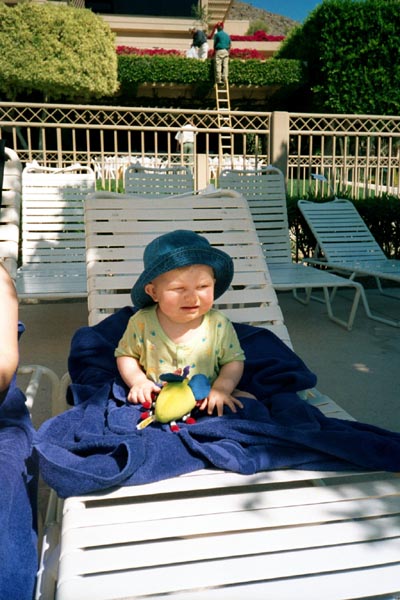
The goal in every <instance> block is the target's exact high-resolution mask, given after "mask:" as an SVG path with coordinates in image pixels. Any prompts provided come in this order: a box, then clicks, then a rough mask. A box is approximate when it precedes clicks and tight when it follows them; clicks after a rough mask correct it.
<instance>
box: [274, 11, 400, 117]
mask: <svg viewBox="0 0 400 600" xmlns="http://www.w3.org/2000/svg"><path fill="white" fill-rule="evenodd" d="M399 31H400V0H323V2H322V4H320V5H318V6H317V8H315V9H314V11H313V12H312V13H310V15H309V17H308V18H307V19H306V21H305V22H304V24H303V25H302V26H300V27H298V28H296V29H295V30H293V32H292V33H291V34H290V35H289V36H288V38H287V40H286V41H285V42H284V43H283V45H282V47H281V49H280V51H279V53H278V57H282V58H296V59H300V60H302V61H305V62H306V63H307V66H308V78H309V85H310V88H311V91H312V97H313V105H312V106H311V107H310V108H312V109H317V110H321V111H326V112H334V113H355V114H387V115H393V114H396V115H397V114H399V110H400V44H399Z"/></svg>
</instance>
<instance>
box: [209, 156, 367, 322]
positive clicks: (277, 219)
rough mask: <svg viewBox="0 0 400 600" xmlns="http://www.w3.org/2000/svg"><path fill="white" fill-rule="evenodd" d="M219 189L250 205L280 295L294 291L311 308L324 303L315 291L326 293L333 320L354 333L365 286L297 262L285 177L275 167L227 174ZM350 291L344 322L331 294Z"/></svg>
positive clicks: (273, 280)
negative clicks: (233, 192) (314, 302)
mask: <svg viewBox="0 0 400 600" xmlns="http://www.w3.org/2000/svg"><path fill="white" fill-rule="evenodd" d="M219 185H220V187H221V188H223V189H233V190H236V191H237V192H239V193H240V194H242V195H243V196H244V197H245V198H246V200H247V201H248V203H249V207H250V211H251V214H252V216H253V220H254V224H255V227H256V230H257V233H258V237H259V239H260V242H261V243H262V248H263V252H264V255H265V258H266V260H267V263H268V269H269V272H270V275H271V280H272V285H273V286H274V288H275V289H276V290H278V291H286V290H292V291H293V295H294V297H295V298H296V300H299V301H300V302H302V303H303V304H308V302H309V300H310V298H314V299H316V300H320V298H318V297H316V296H313V295H312V291H313V290H316V289H320V290H322V292H323V298H324V301H325V304H326V308H327V311H328V316H329V318H330V319H331V320H332V321H334V322H335V323H338V324H339V325H342V326H344V327H346V328H347V329H349V330H350V329H351V328H352V326H353V322H354V317H355V315H356V312H357V307H358V303H359V300H360V294H361V290H362V288H361V285H360V284H358V283H355V282H352V281H349V280H348V279H346V278H343V277H338V276H337V275H333V274H332V273H328V272H327V271H324V270H317V269H313V268H311V267H306V265H303V264H299V263H295V262H293V259H292V250H291V240H290V236H289V223H288V215H287V206H286V190H285V180H284V177H283V173H282V172H281V171H280V170H279V169H277V168H276V167H273V166H271V165H270V166H268V167H263V168H262V169H261V170H257V171H254V170H226V171H222V173H221V175H220V178H219ZM349 287H350V288H351V289H353V290H354V299H353V302H352V305H351V309H350V313H349V317H348V319H347V320H344V319H342V318H340V317H338V316H337V315H335V314H334V312H333V307H332V301H331V296H330V294H331V293H332V292H334V291H335V290H336V289H337V288H349ZM299 290H305V296H304V297H301V296H299V294H298V291H299Z"/></svg>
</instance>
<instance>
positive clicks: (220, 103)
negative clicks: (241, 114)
mask: <svg viewBox="0 0 400 600" xmlns="http://www.w3.org/2000/svg"><path fill="white" fill-rule="evenodd" d="M215 98H216V100H217V111H218V127H219V130H220V135H219V164H220V168H221V166H222V164H223V163H222V160H223V157H224V156H225V155H226V154H228V156H229V157H230V161H231V167H232V168H233V164H232V163H233V156H232V145H233V144H232V133H231V129H232V121H231V102H230V97H229V85H228V82H227V81H226V82H225V85H224V86H221V85H219V86H218V85H217V84H215Z"/></svg>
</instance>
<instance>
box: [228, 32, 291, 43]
mask: <svg viewBox="0 0 400 600" xmlns="http://www.w3.org/2000/svg"><path fill="white" fill-rule="evenodd" d="M284 39H285V36H284V35H268V33H266V32H265V31H255V32H254V33H253V34H252V35H231V40H232V42H281V41H282V40H284Z"/></svg>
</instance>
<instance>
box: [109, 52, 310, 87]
mask: <svg viewBox="0 0 400 600" xmlns="http://www.w3.org/2000/svg"><path fill="white" fill-rule="evenodd" d="M118 79H119V81H120V84H121V90H122V91H124V92H127V91H130V92H131V93H134V94H135V93H136V90H137V86H138V85H139V84H141V83H177V84H196V85H199V86H212V85H213V84H214V63H213V61H212V60H205V61H200V60H193V59H188V58H185V57H181V56H136V55H120V56H118ZM304 81H305V71H304V66H303V63H302V62H301V61H298V60H286V59H281V60H275V59H274V58H271V59H269V60H266V61H261V60H256V59H248V60H238V59H231V60H230V62H229V82H230V83H231V84H233V85H260V86H271V85H280V86H293V85H301V84H303V83H304Z"/></svg>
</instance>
